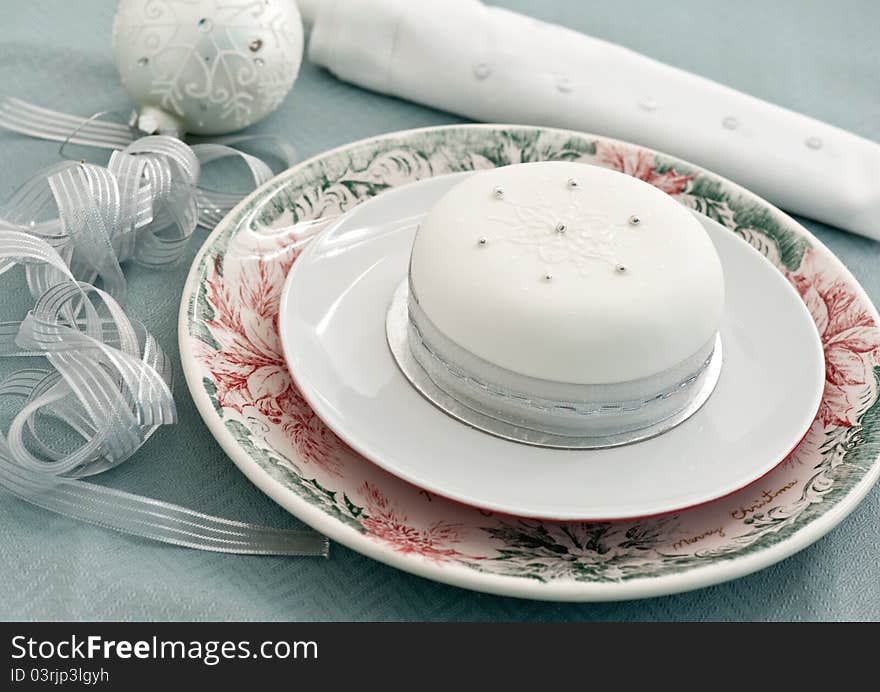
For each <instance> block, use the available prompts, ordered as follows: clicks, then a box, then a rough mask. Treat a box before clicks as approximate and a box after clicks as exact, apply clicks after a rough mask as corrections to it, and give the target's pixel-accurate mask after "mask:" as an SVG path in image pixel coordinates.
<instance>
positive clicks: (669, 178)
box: [596, 142, 696, 195]
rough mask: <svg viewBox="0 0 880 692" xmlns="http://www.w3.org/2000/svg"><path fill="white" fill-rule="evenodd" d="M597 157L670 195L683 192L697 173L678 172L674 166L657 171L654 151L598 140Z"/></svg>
mask: <svg viewBox="0 0 880 692" xmlns="http://www.w3.org/2000/svg"><path fill="white" fill-rule="evenodd" d="M596 158H597V160H598V161H599V162H600V163H602V164H604V165H606V166H607V167H608V168H613V169H614V170H615V171H620V172H621V173H626V174H627V175H631V176H633V177H634V178H638V179H639V180H644V181H645V182H646V183H650V184H651V185H653V186H654V187H657V188H659V189H661V190H663V192H665V193H666V194H669V195H678V194H681V193H682V191H684V189H685V187H686V186H687V184H688V183H689V182H690V181H691V180H693V179H694V178H695V177H696V175H695V174H684V173H678V172H677V171H676V170H675V169H674V168H672V167H670V168H667V169H666V170H665V171H663V172H662V173H660V172H658V171H657V159H656V156H655V155H654V154H653V153H652V152H649V151H645V150H644V149H636V148H634V147H627V146H624V145H619V144H610V143H607V142H597V143H596Z"/></svg>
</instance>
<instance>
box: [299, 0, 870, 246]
mask: <svg viewBox="0 0 880 692" xmlns="http://www.w3.org/2000/svg"><path fill="white" fill-rule="evenodd" d="M300 3H301V7H302V9H303V15H304V16H305V17H306V18H307V20H309V19H311V20H312V21H313V24H314V26H313V28H312V36H311V43H310V46H309V57H310V58H311V60H312V61H313V62H315V63H317V64H319V65H323V66H325V67H326V68H327V69H329V70H330V71H331V72H333V73H334V74H335V75H336V76H337V77H339V78H340V79H343V80H345V81H348V82H352V83H354V84H357V85H359V86H362V87H366V88H368V89H372V90H374V91H379V92H382V93H386V94H392V95H394V96H399V97H402V98H405V99H409V100H412V101H417V102H419V103H422V104H425V105H428V106H433V107H435V108H439V109H442V110H446V111H451V112H454V113H460V114H462V115H465V116H468V117H470V118H474V119H476V120H482V121H491V122H508V123H523V124H533V125H546V126H554V127H563V128H570V129H575V130H587V131H590V132H596V133H598V134H603V135H608V136H611V137H616V138H619V139H625V140H629V141H632V142H637V143H640V144H643V145H645V146H648V147H651V148H654V149H658V150H661V151H665V152H668V153H670V154H674V155H676V156H680V157H682V158H685V159H687V160H690V161H692V162H694V163H696V164H699V165H702V166H705V167H706V168H709V169H711V170H713V171H715V172H717V173H720V174H722V175H725V176H727V177H729V178H731V179H732V180H734V181H736V182H738V183H740V184H741V185H744V186H745V187H747V188H749V189H751V190H753V191H754V192H756V193H758V194H760V195H762V196H763V197H766V198H767V199H769V200H771V201H773V202H774V203H775V204H777V205H778V206H780V207H782V208H784V209H787V210H789V211H791V212H794V213H797V214H802V215H804V216H808V217H811V218H814V219H817V220H819V221H823V222H825V223H828V224H831V225H833V226H838V227H840V228H843V229H846V230H849V231H853V232H855V233H860V234H862V235H866V236H869V237H871V238H875V239H880V145H878V144H877V143H875V142H872V141H870V140H867V139H864V138H862V137H859V136H857V135H854V134H852V133H850V132H846V131H845V130H841V129H840V128H837V127H834V126H832V125H829V124H827V123H823V122H820V121H818V120H815V119H813V118H809V117H807V116H804V115H801V114H799V113H795V112H793V111H790V110H786V109H784V108H781V107H779V106H775V105H773V104H771V103H767V102H766V101H761V100H760V99H757V98H754V97H751V96H748V95H746V94H743V93H742V92H739V91H736V90H734V89H731V88H729V87H726V86H723V85H721V84H718V83H716V82H713V81H711V80H709V79H705V78H703V77H698V76H696V75H694V74H691V73H689V72H685V71H683V70H680V69H677V68H675V67H671V66H669V65H665V64H663V63H660V62H657V61H656V60H652V59H651V58H647V57H645V56H643V55H640V54H638V53H635V52H634V51H631V50H628V49H626V48H623V47H621V46H618V45H616V44H613V43H609V42H607V41H602V40H599V39H596V38H592V37H590V36H586V35H584V34H580V33H578V32H576V31H571V30H569V29H566V28H564V27H560V26H556V25H553V24H547V23H545V22H541V21H537V20H535V19H532V18H530V17H526V16H524V15H521V14H517V13H515V12H510V11H507V10H504V9H500V8H495V7H487V6H485V5H483V4H482V3H480V2H479V1H478V0H444V1H443V2H437V0H300Z"/></svg>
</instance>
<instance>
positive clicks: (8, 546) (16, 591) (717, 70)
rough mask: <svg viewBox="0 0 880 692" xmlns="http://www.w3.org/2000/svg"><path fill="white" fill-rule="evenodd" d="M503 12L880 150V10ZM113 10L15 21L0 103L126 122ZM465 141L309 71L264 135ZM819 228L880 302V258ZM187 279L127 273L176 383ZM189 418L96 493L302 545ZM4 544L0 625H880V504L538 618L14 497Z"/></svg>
mask: <svg viewBox="0 0 880 692" xmlns="http://www.w3.org/2000/svg"><path fill="white" fill-rule="evenodd" d="M498 4H503V5H504V6H506V7H509V8H510V9H514V10H517V11H520V12H526V13H530V14H533V15H535V16H539V17H540V18H541V19H544V20H547V21H552V22H557V23H560V24H564V25H566V26H570V27H572V28H575V29H578V30H581V31H585V32H589V33H592V34H593V35H595V36H599V37H602V38H606V39H609V40H612V41H617V42H620V43H622V44H624V45H626V46H629V47H631V48H633V49H635V50H638V51H640V52H643V53H645V54H647V55H650V56H652V57H655V58H657V59H660V60H663V61H666V62H668V63H670V64H673V65H676V66H679V67H682V68H685V69H688V70H692V71H694V72H697V73H699V74H703V75H705V76H707V77H710V78H712V79H716V80H718V81H720V82H722V83H726V84H729V85H731V86H733V87H735V88H738V89H741V90H743V91H746V92H749V93H752V94H754V95H756V96H759V97H761V98H764V99H768V100H770V101H774V102H776V103H779V104H780V105H783V106H786V107H788V108H792V109H795V110H798V111H801V112H804V113H806V114H808V115H811V116H813V117H817V118H821V119H824V120H827V121H828V122H830V123H833V124H835V125H838V126H841V127H844V128H847V129H850V130H852V131H853V132H855V133H857V134H859V135H862V136H865V137H868V138H871V139H874V140H880V121H878V120H877V113H878V112H880V97H878V95H877V90H876V85H877V83H878V80H880V44H878V43H877V41H876V37H875V32H876V28H877V26H878V25H880V6H878V5H877V4H876V3H874V2H872V0H862V1H856V0H843V1H842V2H838V3H827V2H824V1H823V0H809V1H806V0H804V1H798V0H786V1H785V2H777V3H763V2H759V1H758V0H748V1H746V2H740V3H728V2H721V1H720V0H712V1H709V0H703V1H702V2H699V1H697V0H687V1H682V2H678V3H675V4H673V5H669V4H667V5H658V4H657V3H654V2H651V1H650V0H638V1H635V0H627V1H625V2H620V3H598V2H595V3H593V2H591V3H584V2H579V1H578V0H566V1H565V2H563V1H562V0H559V1H558V2H555V3H539V2H537V1H536V0H517V1H514V0H508V1H506V2H503V3H498ZM114 5H115V3H112V2H109V1H108V0H105V2H103V3H98V2H94V3H59V2H50V1H49V0H41V1H37V0H34V1H33V2H27V3H25V2H8V1H7V2H4V3H3V9H2V16H3V22H0V93H2V95H11V96H18V97H20V98H24V99H28V100H30V101H33V102H35V103H38V104H40V105H44V106H48V107H51V108H57V109H60V110H65V111H67V112H73V113H79V114H83V115H86V114H90V113H93V112H95V111H99V110H108V109H109V110H119V111H121V112H125V113H127V112H128V110H129V109H130V103H129V101H128V99H127V97H126V95H125V92H124V91H123V89H122V87H121V86H120V84H119V81H118V78H117V75H116V71H115V68H114V66H113V62H112V56H111V52H110V26H111V21H112V16H113V11H114ZM453 122H459V119H457V118H455V117H453V116H451V115H448V114H444V113H439V112H436V111H432V110H429V109H426V108H422V107H419V106H416V105H413V104H409V103H404V102H402V101H399V100H396V99H392V98H386V97H383V96H379V95H376V94H372V93H368V92H364V91H360V90H358V89H356V88H354V87H351V86H348V85H345V84H342V83H341V82H338V81H336V80H334V79H333V78H332V77H331V76H329V75H328V74H327V73H326V72H324V71H322V70H319V69H317V68H314V67H312V66H310V65H308V64H307V65H305V66H304V68H303V71H302V74H301V76H300V78H299V81H298V82H297V84H296V85H295V87H294V89H293V91H292V93H291V95H290V96H289V98H288V100H287V101H286V102H285V103H284V104H283V105H282V107H281V108H280V110H279V111H278V112H277V113H275V114H274V115H272V116H270V117H269V118H268V119H267V120H266V121H264V122H263V123H260V124H259V125H258V126H256V127H254V128H252V130H253V131H256V132H267V133H272V134H279V135H283V136H285V137H287V138H289V139H290V140H291V141H292V142H293V143H294V144H295V145H296V146H297V147H298V149H299V150H300V152H301V153H302V154H303V155H312V154H317V153H320V152H322V151H325V150H327V149H330V148H332V147H335V146H338V145H340V144H344V143H346V142H350V141H353V140H356V139H360V138H362V137H367V136H371V135H375V134H379V133H382V132H389V131H393V130H399V129H405V128H411V127H420V126H426V125H438V124H445V123H453ZM57 150H58V146H57V144H54V143H47V142H38V141H35V140H30V139H27V138H23V137H19V136H17V135H13V134H8V133H0V197H2V198H5V197H6V196H8V195H9V193H10V192H11V191H12V190H13V189H14V188H15V186H16V185H17V184H18V183H19V182H21V181H22V180H23V179H24V177H25V176H27V175H29V174H30V173H32V172H33V171H35V170H36V169H37V168H39V167H41V166H44V165H47V164H49V163H53V162H55V161H57ZM79 151H81V150H77V149H75V148H74V149H73V150H71V152H70V153H71V155H77V156H79V155H80V153H79ZM83 153H84V154H86V155H91V154H89V152H83ZM791 174H792V175H797V174H798V172H797V171H792V172H791ZM878 223H880V220H878ZM806 225H807V226H808V227H809V228H810V229H811V230H813V231H814V232H815V233H816V234H817V235H818V236H819V237H820V238H821V240H822V241H823V242H825V243H826V244H827V245H828V246H829V247H830V248H831V249H832V250H833V251H834V252H836V253H837V254H838V255H839V256H840V257H841V259H842V260H843V261H844V262H845V263H846V264H847V266H848V267H849V268H850V269H851V270H852V272H853V273H854V274H855V276H856V277H857V278H858V280H859V281H860V282H861V283H862V285H863V286H864V287H865V289H866V290H867V292H868V293H869V295H871V297H872V298H873V299H874V300H875V301H877V300H880V273H878V272H877V271H876V265H877V262H878V257H880V244H878V243H876V242H874V241H870V240H867V239H864V238H859V237H856V236H852V235H848V234H844V233H842V232H840V231H837V230H835V229H833V228H830V227H827V226H822V225H820V224H816V223H809V222H807V224H806ZM204 238H205V234H204V232H199V233H198V234H197V239H196V241H195V242H194V243H193V246H192V248H191V250H190V257H191V256H192V255H194V254H195V251H196V247H197V244H198V242H199V241H201V240H204ZM187 271H188V265H186V264H185V265H182V266H180V267H179V268H178V269H175V270H172V271H168V272H151V271H149V270H145V269H142V268H139V267H130V268H128V270H127V275H128V278H129V281H130V287H131V295H130V298H129V300H128V304H127V307H128V308H129V310H130V311H131V313H132V314H133V316H135V317H137V318H139V319H141V320H142V321H144V322H145V323H146V325H147V326H148V328H149V329H151V330H152V331H153V333H154V334H155V335H156V336H157V337H158V338H159V340H160V341H161V343H162V345H163V347H164V348H166V349H167V350H168V352H169V353H170V354H171V355H172V356H173V357H174V359H175V363H176V364H177V366H178V368H179V358H178V355H177V335H176V323H177V302H178V299H179V295H180V292H181V289H182V287H183V282H184V279H185V277H186V274H187ZM19 279H20V276H19V275H17V274H16V275H15V276H12V277H8V276H4V277H0V310H2V315H3V316H4V318H8V317H7V316H9V315H11V314H17V315H19V314H22V313H23V311H24V310H25V309H26V306H27V301H26V300H25V296H24V292H23V291H21V289H20V282H19V281H18V280H19ZM0 367H2V368H3V370H2V371H3V372H6V371H8V369H9V368H8V367H7V366H6V365H3V364H0ZM176 398H177V403H178V409H179V413H180V423H179V424H178V425H176V426H174V427H173V428H169V429H166V430H163V431H161V432H159V433H157V434H156V435H155V436H154V438H153V439H152V440H151V441H150V442H149V443H148V444H147V445H146V446H145V447H144V449H142V450H141V451H140V452H139V453H138V454H137V456H135V457H134V458H132V459H131V460H130V461H129V462H127V463H126V464H125V465H123V466H122V467H121V468H119V469H116V470H114V471H112V472H110V473H107V474H104V475H103V476H101V482H104V483H108V484H112V485H114V486H115V487H119V488H124V489H126V490H131V491H134V492H139V493H143V494H147V495H151V496H153V497H157V498H161V499H164V500H168V501H171V502H177V503H181V504H184V505H186V506H188V507H191V508H193V509H199V510H202V511H207V512H212V513H217V514H221V515H223V516H227V517H229V518H237V519H244V520H249V521H262V522H269V523H272V524H274V525H277V526H289V527H294V526H296V525H297V522H296V520H295V519H294V518H293V517H291V516H290V515H288V514H287V513H285V512H284V511H283V510H281V509H280V508H279V507H277V506H276V505H275V504H274V503H272V501H271V500H269V499H268V498H266V497H265V496H264V495H263V494H262V493H260V492H259V491H258V490H257V489H256V488H254V487H253V486H252V485H251V484H250V483H249V482H248V481H247V480H246V479H245V478H244V476H243V475H241V474H240V473H239V472H238V470H237V469H236V467H235V466H234V465H233V464H232V463H231V462H230V461H229V460H228V459H227V458H226V457H225V455H224V454H223V452H222V451H221V450H220V448H219V446H218V445H217V444H216V443H215V442H214V439H213V438H212V437H211V435H210V434H209V433H208V431H207V428H205V427H204V425H203V424H202V423H201V420H200V419H199V417H198V415H197V413H196V411H195V408H194V406H193V405H192V402H191V401H190V398H189V395H188V393H187V392H186V388H185V385H184V382H183V377H182V374H180V373H179V376H178V379H177V388H176ZM0 527H2V528H0V618H2V619H80V620H90V619H111V620H131V619H155V620H162V619H184V620H188V619H283V620H325V619H330V620H410V619H428V620H459V619H467V620H658V619H662V620H666V619H669V620H731V619H736V620H741V619H758V620H764V619H766V620H780V619H781V620H815V619H830V620H852V619H859V620H877V619H880V560H878V558H880V531H878V529H880V489H878V488H874V489H873V490H872V491H871V493H870V494H869V495H868V496H867V498H866V499H865V501H864V502H863V503H862V505H861V506H860V507H859V508H858V509H857V510H856V511H855V512H854V513H853V514H852V515H851V516H850V517H849V518H847V519H846V520H845V521H844V522H843V524H842V525H841V526H840V527H838V528H837V529H836V530H835V531H833V532H832V533H831V534H829V535H828V536H827V537H825V538H824V539H822V540H820V541H819V542H818V543H816V544H814V545H813V546H811V547H810V548H808V549H806V550H804V551H802V552H800V553H798V554H797V555H795V556H793V557H791V558H789V559H788V560H786V561H784V562H782V563H780V564H778V565H775V566H773V567H771V568H769V569H766V570H764V571H763V572H760V573H758V574H754V575H751V576H749V577H746V578H743V579H740V580H737V581H734V582H731V583H728V584H722V585H719V586H716V587H712V588H708V589H703V590H701V591H697V592H693V593H688V594H681V595H677V596H669V597H663V598H655V599H650V600H645V601H636V602H630V603H606V604H583V605H572V604H553V603H535V602H527V601H520V600H516V599H509V598H500V597H496V596H488V595H482V594H476V593H471V592H467V591H463V590H460V589H456V588H454V587H449V586H444V585H440V584H435V583H433V582H430V581H427V580H425V579H421V578H418V577H414V576H410V575H408V574H404V573H402V572H399V571H396V570H394V569H392V568H390V567H386V566H384V565H381V564H378V563H376V562H373V561H371V560H369V559H367V558H365V557H362V556H360V555H358V554H357V553H354V552H352V551H350V550H348V549H346V548H343V547H340V546H337V545H334V546H333V547H332V549H331V557H330V559H329V560H327V561H324V560H316V559H283V558H263V557H240V556H228V555H214V554H207V553H200V552H196V551H189V550H185V549H178V548H173V547H168V546H162V545H156V544H152V543H147V542H144V541H141V540H138V539H134V538H129V537H125V536H121V535H117V534H113V533H109V532H106V531H103V530H101V529H98V528H93V527H91V526H85V525H81V524H76V523H72V522H71V521H69V520H67V519H64V518H60V517H56V516H53V515H50V514H47V513H45V512H43V511H42V510H39V509H36V508H33V507H30V506H28V505H25V504H24V503H21V502H19V501H17V500H14V499H12V498H10V497H9V496H6V495H0Z"/></svg>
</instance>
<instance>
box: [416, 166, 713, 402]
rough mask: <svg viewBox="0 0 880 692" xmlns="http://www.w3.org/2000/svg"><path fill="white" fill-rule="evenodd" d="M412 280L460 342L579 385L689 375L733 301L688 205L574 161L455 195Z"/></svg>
mask: <svg viewBox="0 0 880 692" xmlns="http://www.w3.org/2000/svg"><path fill="white" fill-rule="evenodd" d="M571 180H576V181H577V184H576V185H572V184H571V183H570V181H571ZM499 188H501V189H502V190H503V194H502V195H500V196H499V195H498V194H497V190H498V189H499ZM633 216H636V217H638V223H636V224H633V223H632V222H631V219H632V217H633ZM560 225H563V226H564V230H563V231H560V230H559V228H560ZM483 238H485V239H486V242H485V243H483V244H480V239H483ZM410 271H411V285H412V288H413V290H414V292H415V294H416V297H417V299H418V301H419V303H420V305H421V307H422V310H423V311H424V313H425V315H427V317H428V318H429V319H430V320H431V321H432V322H433V324H434V325H435V326H436V328H437V329H438V330H439V331H440V332H442V333H443V334H444V335H445V336H447V337H448V338H449V339H451V340H452V341H453V342H455V343H456V344H458V345H459V346H461V347H462V348H464V349H466V350H468V351H471V352H472V353H474V354H476V355H477V356H479V357H481V358H483V359H484V360H486V361H489V362H490V363H492V364H495V365H497V366H499V367H502V368H506V369H508V370H512V371H514V372H517V373H521V374H523V375H527V376H529V377H535V378H541V379H547V380H554V381H558V382H569V383H575V384H598V383H615V382H624V381H627V380H634V379H638V378H643V377H649V376H651V375H654V374H656V373H659V372H662V371H664V370H667V369H669V368H672V367H675V366H676V365H678V364H679V363H681V362H682V361H685V360H686V359H688V358H689V357H691V356H693V355H694V354H695V353H697V352H698V351H699V350H700V349H701V348H703V347H704V346H705V345H706V343H707V342H709V341H710V339H711V338H712V337H713V335H714V334H715V333H716V332H717V330H718V325H719V322H720V319H721V311H722V307H723V301H724V280H723V274H722V270H721V262H720V260H719V259H718V255H717V253H716V251H715V248H714V246H713V245H712V242H711V241H710V239H709V237H708V235H707V234H706V232H705V231H704V230H703V227H702V226H701V225H700V223H699V222H698V221H697V219H695V218H694V217H693V216H692V214H691V213H690V212H689V211H688V210H687V209H685V208H684V207H682V206H681V205H680V204H678V203H677V202H676V201H675V200H673V199H672V198H671V197H669V196H668V195H667V194H665V193H664V192H661V191H660V190H657V189H656V188H654V187H652V186H650V185H648V184H647V183H644V182H642V181H640V180H637V179H635V178H632V177H630V176H627V175H624V174H622V173H617V172H615V171H610V170H607V169H604V168H599V167H596V166H590V165H586V164H579V163H571V162H541V163H528V164H519V165H514V166H506V167H503V168H497V169H493V170H488V171H481V172H479V173H475V174H474V175H472V176H470V177H469V178H467V179H466V180H464V181H463V182H461V183H460V184H458V185H457V186H455V187H454V188H453V189H452V190H450V191H449V192H448V193H447V194H446V195H445V196H444V197H443V198H442V199H440V200H439V201H438V202H437V203H436V204H435V205H434V207H433V208H432V209H431V211H430V212H429V214H428V216H427V217H426V218H425V220H424V222H423V223H422V225H421V228H420V229H419V231H418V233H417V235H416V240H415V243H414V246H413V252H412V262H411V269H410Z"/></svg>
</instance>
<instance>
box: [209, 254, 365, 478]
mask: <svg viewBox="0 0 880 692" xmlns="http://www.w3.org/2000/svg"><path fill="white" fill-rule="evenodd" d="M296 256H297V252H296V251H294V250H293V249H291V250H288V251H286V252H282V253H281V254H279V253H277V252H275V253H270V254H267V255H266V256H265V257H254V258H248V259H247V260H244V261H242V262H241V271H240V272H239V273H238V274H237V275H236V276H235V277H233V278H230V277H224V276H223V275H222V273H221V270H220V267H219V266H218V264H217V262H216V261H215V263H214V265H213V267H212V270H211V272H210V273H209V276H208V278H207V279H206V287H207V298H208V300H209V301H210V303H211V305H212V306H213V309H214V316H213V318H212V319H210V320H207V321H206V323H205V324H206V325H207V327H208V329H209V330H210V332H211V335H212V336H213V337H214V339H215V340H216V341H217V344H218V346H219V348H217V349H216V350H215V349H213V348H211V347H209V346H207V345H202V346H201V347H200V348H199V350H198V353H197V356H198V358H199V359H200V360H201V361H202V363H204V365H205V367H206V368H207V369H208V370H209V371H210V372H211V375H212V378H211V379H212V381H213V382H214V386H215V387H216V389H217V401H218V403H219V404H220V406H221V407H223V408H230V409H232V410H234V411H237V412H238V413H241V414H245V413H250V414H253V413H257V414H259V415H261V416H262V417H264V418H265V419H266V421H267V422H268V423H271V424H274V425H280V426H281V429H282V430H283V431H284V433H285V435H286V436H287V438H288V439H289V440H290V442H291V443H292V445H293V446H294V448H295V449H296V450H297V452H298V453H299V455H300V458H301V459H302V460H303V461H305V462H306V463H311V464H316V465H317V466H320V467H321V468H323V469H324V470H325V471H327V472H328V473H331V474H333V475H335V476H339V475H340V474H341V467H342V459H343V458H344V456H345V455H347V454H351V451H350V450H349V448H348V446H347V445H346V444H345V443H344V442H342V440H340V439H339V438H338V437H337V436H336V435H335V434H334V433H333V432H332V431H330V430H329V429H328V428H327V426H325V425H324V423H323V422H321V420H320V419H319V418H318V416H317V415H315V413H314V412H313V411H312V410H311V408H310V407H309V406H308V404H306V402H305V400H304V399H303V398H302V395H301V394H300V393H299V391H298V390H297V388H296V386H295V385H294V383H293V379H292V378H291V376H290V373H289V371H288V370H287V364H286V363H285V361H284V356H283V355H282V350H281V339H280V337H279V335H278V329H277V320H278V302H279V300H280V298H281V289H282V287H283V285H284V278H285V277H286V276H287V272H288V271H289V270H290V267H291V265H292V264H293V261H294V260H295V259H296Z"/></svg>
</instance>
